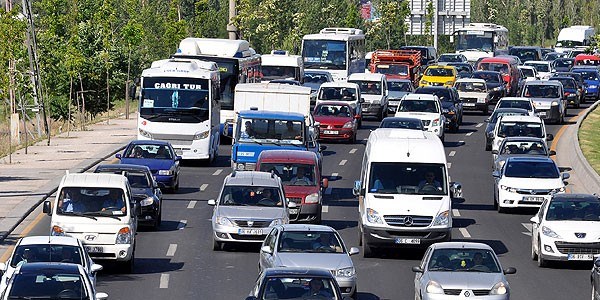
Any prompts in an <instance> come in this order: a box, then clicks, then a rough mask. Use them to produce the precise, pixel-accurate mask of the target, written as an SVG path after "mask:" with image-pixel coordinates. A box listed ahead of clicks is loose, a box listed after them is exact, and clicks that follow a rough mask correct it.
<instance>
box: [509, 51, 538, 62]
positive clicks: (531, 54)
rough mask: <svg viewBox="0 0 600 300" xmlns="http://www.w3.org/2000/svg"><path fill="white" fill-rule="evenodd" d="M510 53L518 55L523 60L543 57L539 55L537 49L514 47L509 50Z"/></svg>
mask: <svg viewBox="0 0 600 300" xmlns="http://www.w3.org/2000/svg"><path fill="white" fill-rule="evenodd" d="M508 54H510V55H514V56H516V57H518V58H519V59H520V60H521V61H522V62H526V61H529V60H540V59H541V57H539V53H538V52H537V50H535V49H527V48H512V49H510V50H509V53H508Z"/></svg>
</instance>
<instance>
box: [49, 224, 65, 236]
mask: <svg viewBox="0 0 600 300" xmlns="http://www.w3.org/2000/svg"><path fill="white" fill-rule="evenodd" d="M50 234H51V235H53V236H63V235H65V231H64V230H63V229H62V227H60V226H58V225H54V226H52V231H51V232H50Z"/></svg>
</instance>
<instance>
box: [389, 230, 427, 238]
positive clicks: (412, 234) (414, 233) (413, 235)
mask: <svg viewBox="0 0 600 300" xmlns="http://www.w3.org/2000/svg"><path fill="white" fill-rule="evenodd" d="M386 233H387V234H389V235H390V236H391V237H394V238H396V237H400V238H407V237H410V238H421V239H424V238H427V237H428V236H429V232H422V231H403V232H397V231H386Z"/></svg>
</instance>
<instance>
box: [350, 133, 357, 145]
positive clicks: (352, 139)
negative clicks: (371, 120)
mask: <svg viewBox="0 0 600 300" xmlns="http://www.w3.org/2000/svg"><path fill="white" fill-rule="evenodd" d="M348 143H350V144H354V143H356V132H355V133H354V134H353V135H352V137H351V138H350V139H349V140H348Z"/></svg>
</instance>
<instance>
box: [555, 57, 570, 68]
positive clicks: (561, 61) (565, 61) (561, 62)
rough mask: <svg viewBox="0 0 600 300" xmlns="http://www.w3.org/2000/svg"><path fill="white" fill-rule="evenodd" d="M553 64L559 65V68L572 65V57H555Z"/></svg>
mask: <svg viewBox="0 0 600 300" xmlns="http://www.w3.org/2000/svg"><path fill="white" fill-rule="evenodd" d="M554 66H555V67H561V68H570V67H572V66H573V60H572V59H557V60H555V61H554Z"/></svg>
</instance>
